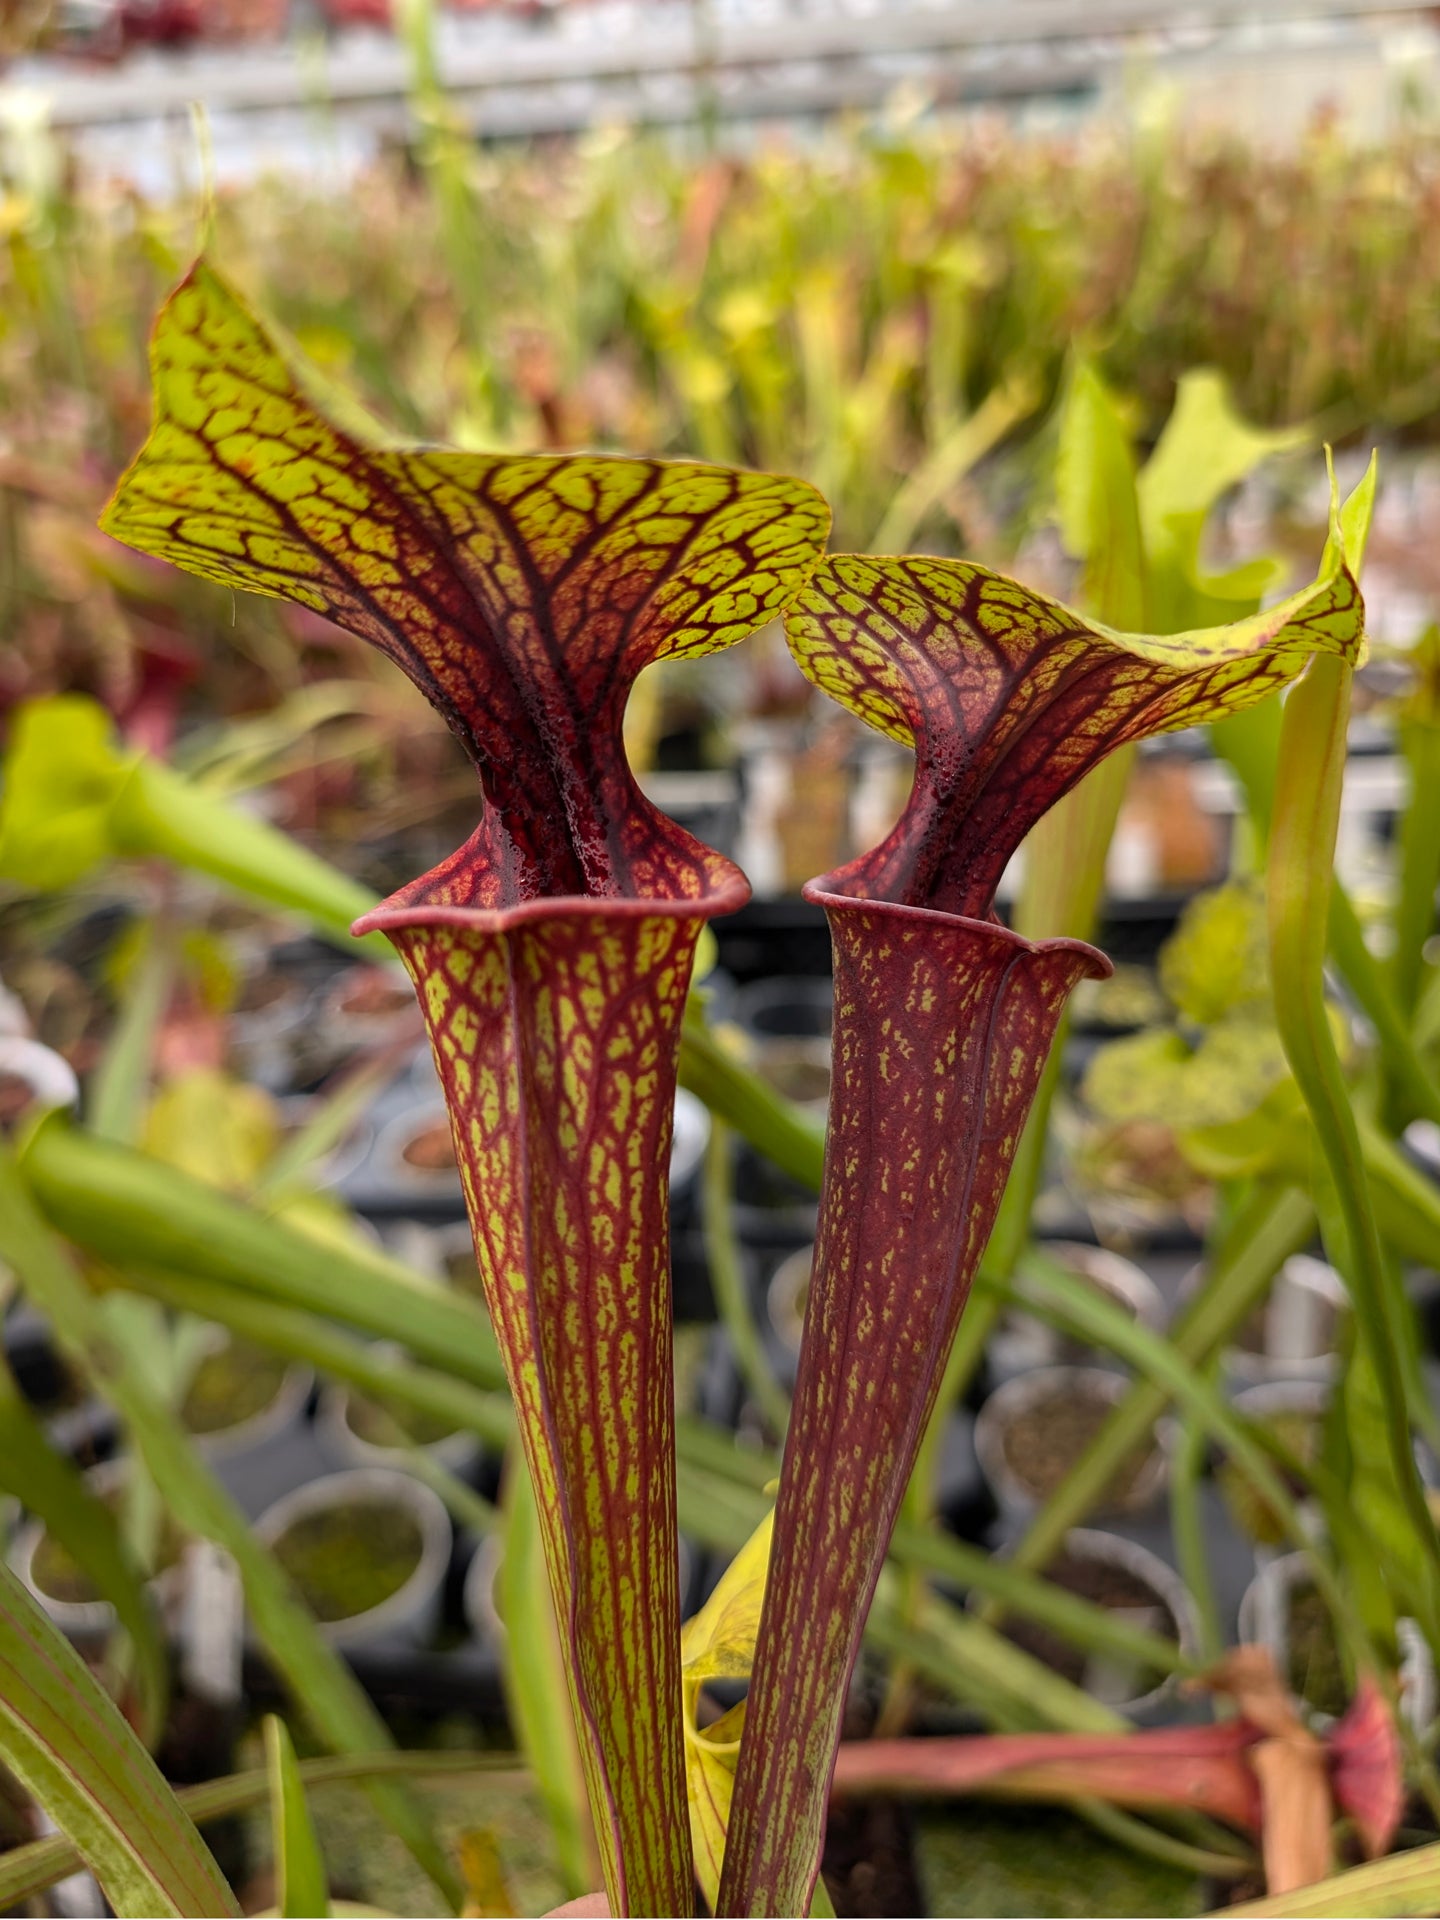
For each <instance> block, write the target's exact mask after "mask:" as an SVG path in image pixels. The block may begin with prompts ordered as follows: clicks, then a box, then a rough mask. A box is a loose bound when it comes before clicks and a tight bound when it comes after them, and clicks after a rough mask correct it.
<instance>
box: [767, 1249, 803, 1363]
mask: <svg viewBox="0 0 1440 1920" xmlns="http://www.w3.org/2000/svg"><path fill="white" fill-rule="evenodd" d="M814 1266H815V1247H814V1243H813V1242H812V1243H811V1244H810V1245H809V1246H808V1247H800V1248H799V1249H797V1251H796V1252H794V1253H791V1254H787V1255H786V1257H785V1258H784V1259H783V1260H782V1261H781V1262H780V1264H779V1266H778V1267H776V1269H775V1271H774V1273H772V1274H771V1276H770V1284H769V1285H768V1286H767V1287H766V1289H765V1317H766V1319H767V1320H769V1322H770V1327H771V1331H772V1332H773V1333H774V1335H775V1338H776V1339H777V1340H778V1341H779V1342H780V1345H781V1346H782V1347H783V1348H784V1349H785V1351H786V1353H788V1354H790V1355H791V1356H792V1357H793V1356H798V1354H799V1352H800V1336H801V1334H802V1333H803V1331H804V1327H805V1305H806V1301H807V1300H808V1298H809V1289H810V1275H811V1273H812V1271H813V1270H814Z"/></svg>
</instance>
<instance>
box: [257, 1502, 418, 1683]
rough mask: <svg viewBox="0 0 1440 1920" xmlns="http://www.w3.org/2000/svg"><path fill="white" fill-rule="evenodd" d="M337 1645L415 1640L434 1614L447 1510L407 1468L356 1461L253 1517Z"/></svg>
mask: <svg viewBox="0 0 1440 1920" xmlns="http://www.w3.org/2000/svg"><path fill="white" fill-rule="evenodd" d="M255 1532H256V1535H257V1537H258V1538H259V1539H260V1540H261V1541H263V1542H264V1544H265V1545H266V1546H268V1547H269V1548H270V1550H271V1552H272V1553H273V1554H274V1555H275V1558H276V1559H277V1560H278V1561H279V1562H280V1565H281V1566H282V1567H283V1568H284V1569H285V1572H286V1573H287V1574H288V1575H289V1577H290V1579H291V1580H292V1581H293V1582H294V1584H295V1586H296V1587H297V1588H298V1590H299V1592H300V1595H301V1597H302V1599H303V1600H304V1602H305V1604H306V1605H307V1607H309V1609H310V1611H311V1612H312V1613H313V1614H314V1616H315V1618H316V1620H317V1622H318V1623H319V1626H320V1631H321V1632H322V1633H323V1634H324V1635H325V1637H326V1639H328V1640H330V1641H332V1642H333V1643H334V1644H335V1645H336V1646H341V1647H361V1646H371V1645H374V1644H376V1643H382V1642H399V1643H402V1644H407V1645H416V1644H419V1643H421V1642H423V1641H425V1640H426V1639H428V1638H429V1636H430V1634H431V1633H432V1632H433V1630H434V1627H435V1624H436V1621H437V1620H438V1618H439V1613H440V1602H441V1594H442V1589H443V1587H444V1583H445V1574H446V1571H447V1569H448V1567H449V1564H450V1548H451V1542H452V1537H453V1536H452V1529H451V1525H450V1516H449V1514H448V1513H447V1512H446V1511H445V1507H444V1505H443V1503H442V1502H441V1500H440V1499H439V1497H438V1496H437V1495H436V1494H434V1493H432V1492H431V1490H430V1489H429V1487H427V1486H423V1485H422V1484H421V1483H420V1482H419V1481H418V1480H415V1479H412V1478H411V1476H410V1475H409V1474H405V1473H397V1472H395V1471H394V1470H393V1469H392V1468H388V1467H355V1468H352V1469H351V1470H350V1471H349V1472H346V1473H333V1474H327V1475H325V1476H324V1477H323V1478H322V1479H319V1480H311V1481H309V1482H308V1483H307V1484H306V1485H305V1486H303V1487H298V1488H296V1490H295V1491H294V1492H293V1493H288V1494H286V1495H285V1497H284V1499H283V1500H277V1501H276V1502H275V1504H274V1506H272V1507H268V1508H267V1509H266V1510H265V1512H264V1513H263V1514H261V1516H260V1518H259V1519H258V1520H257V1521H256V1523H255Z"/></svg>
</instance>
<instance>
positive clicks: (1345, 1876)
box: [1211, 1843, 1440, 1920]
mask: <svg viewBox="0 0 1440 1920" xmlns="http://www.w3.org/2000/svg"><path fill="white" fill-rule="evenodd" d="M1437 1908H1440V1843H1437V1844H1435V1845H1432V1846H1428V1847H1415V1848H1412V1849H1411V1851H1410V1852H1408V1853H1396V1854H1392V1855H1391V1856H1390V1858H1389V1859H1388V1860H1371V1861H1368V1862H1367V1863H1366V1864H1365V1865H1364V1866H1363V1867H1352V1868H1351V1869H1350V1871H1349V1872H1348V1873H1337V1874H1336V1875H1334V1877H1333V1878H1332V1879H1329V1880H1317V1881H1316V1882H1315V1884H1314V1886H1310V1887H1296V1888H1295V1889H1294V1890H1293V1891H1292V1892H1290V1893H1279V1894H1275V1895H1274V1896H1272V1897H1271V1898H1270V1899H1266V1900H1242V1901H1241V1902H1240V1904H1239V1906H1235V1907H1222V1908H1220V1909H1219V1910H1218V1911H1217V1912H1216V1913H1215V1914H1214V1915H1213V1916H1211V1920H1357V1916H1358V1917H1359V1920H1403V1916H1405V1915H1407V1914H1414V1913H1434V1912H1435V1911H1436V1909H1437Z"/></svg>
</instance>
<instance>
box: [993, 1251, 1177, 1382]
mask: <svg viewBox="0 0 1440 1920" xmlns="http://www.w3.org/2000/svg"><path fill="white" fill-rule="evenodd" d="M1041 1251H1042V1252H1043V1253H1044V1254H1045V1256H1046V1258H1047V1259H1049V1260H1052V1261H1054V1263H1055V1264H1056V1266H1059V1267H1063V1268H1064V1269H1065V1271H1066V1272H1067V1273H1069V1274H1073V1275H1074V1277H1075V1278H1076V1279H1077V1280H1081V1281H1083V1282H1084V1283H1085V1285H1086V1286H1088V1287H1092V1288H1093V1289H1094V1290H1095V1292H1096V1293H1098V1294H1100V1295H1102V1296H1103V1297H1104V1298H1105V1299H1106V1300H1108V1301H1109V1302H1110V1303H1111V1304H1112V1305H1114V1306H1117V1307H1119V1308H1120V1309H1121V1310H1122V1311H1123V1312H1124V1313H1126V1314H1127V1315H1128V1316H1129V1318H1130V1319H1132V1320H1134V1321H1136V1322H1137V1323H1138V1324H1139V1325H1140V1326H1142V1327H1147V1328H1149V1330H1150V1331H1151V1332H1152V1333H1158V1332H1159V1331H1160V1329H1161V1327H1162V1326H1163V1325H1164V1323H1165V1302H1164V1299H1163V1297H1162V1295H1161V1293H1160V1289H1159V1288H1158V1287H1157V1286H1156V1285H1155V1282H1154V1281H1153V1280H1152V1279H1151V1278H1150V1276H1149V1274H1148V1273H1146V1272H1145V1271H1144V1269H1143V1268H1142V1267H1138V1266H1136V1264H1135V1262H1134V1261H1133V1260H1127V1259H1125V1258H1124V1256H1123V1255H1121V1254H1118V1253H1111V1252H1110V1250H1109V1249H1108V1248H1107V1247H1092V1246H1087V1245H1085V1243H1084V1242H1083V1241H1078V1240H1048V1241H1045V1242H1044V1243H1043V1244H1042V1248H1041ZM985 1351H986V1358H987V1360H988V1361H989V1364H990V1369H991V1372H992V1374H993V1375H994V1377H995V1378H997V1379H1001V1380H1006V1379H1009V1378H1010V1377H1011V1376H1012V1375H1014V1374H1018V1373H1025V1372H1028V1371H1030V1370H1031V1369H1032V1368H1037V1367H1057V1366H1089V1365H1094V1364H1095V1363H1096V1361H1097V1358H1099V1359H1102V1360H1103V1359H1106V1358H1108V1356H1103V1355H1100V1354H1098V1351H1097V1349H1096V1348H1095V1347H1093V1346H1087V1345H1086V1344H1085V1343H1084V1342H1083V1341H1080V1340H1077V1339H1075V1338H1074V1337H1073V1336H1072V1335H1070V1334H1067V1333H1062V1332H1061V1331H1060V1330H1059V1328H1057V1327H1051V1326H1047V1325H1046V1324H1045V1322H1044V1321H1042V1320H1038V1319H1036V1317H1035V1316H1034V1314H1030V1313H1026V1312H1025V1310H1024V1308H1023V1307H1012V1308H1010V1309H1009V1311H1008V1312H1007V1313H1006V1314H1005V1316H1004V1317H1003V1319H1002V1320H1001V1322H1000V1324H999V1326H997V1327H996V1329H995V1331H994V1333H993V1334H991V1336H990V1339H989V1341H988V1343H987V1345H986V1349H985Z"/></svg>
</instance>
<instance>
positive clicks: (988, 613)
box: [720, 496, 1368, 1914]
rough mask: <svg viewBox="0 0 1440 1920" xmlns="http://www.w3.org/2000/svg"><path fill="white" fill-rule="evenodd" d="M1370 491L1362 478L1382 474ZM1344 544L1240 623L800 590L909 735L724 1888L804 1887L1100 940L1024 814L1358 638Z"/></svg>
mask: <svg viewBox="0 0 1440 1920" xmlns="http://www.w3.org/2000/svg"><path fill="white" fill-rule="evenodd" d="M1367 499H1368V496H1367ZM1363 633H1364V619H1363V607H1362V603H1361V600H1360V594H1359V589H1358V586H1357V584H1356V582H1355V579H1354V577H1353V575H1352V574H1351V573H1350V572H1349V571H1348V570H1347V568H1346V566H1345V563H1344V553H1343V547H1342V545H1341V543H1340V542H1339V541H1338V540H1335V541H1333V542H1332V544H1331V546H1330V547H1329V548H1327V551H1326V555H1325V558H1324V561H1323V562H1322V566H1321V569H1320V574H1319V577H1318V578H1317V580H1316V581H1315V583H1314V584H1313V585H1312V586H1310V587H1308V588H1306V589H1304V590H1303V591H1302V592H1300V593H1297V594H1295V595H1294V596H1292V597H1291V598H1290V599H1288V600H1285V601H1283V602H1281V603H1280V604H1279V605H1278V606H1276V607H1274V608H1272V609H1271V610H1269V611H1268V612H1266V613H1264V614H1260V615H1256V616H1254V617H1252V618H1250V619H1247V620H1242V621H1238V622H1236V623H1234V624H1233V625H1230V626H1224V627H1217V628H1213V629H1209V630H1200V631H1195V632H1191V633H1186V634H1180V635H1176V636H1164V637H1156V636H1140V635H1134V634H1124V633H1119V632H1116V631H1114V630H1112V629H1110V628H1108V627H1102V626H1099V625H1097V624H1093V623H1091V622H1088V621H1086V620H1084V619H1083V618H1081V616H1079V615H1078V614H1075V613H1072V612H1071V611H1070V610H1068V609H1067V608H1065V607H1063V606H1061V605H1059V604H1058V603H1057V602H1055V601H1052V600H1049V599H1047V598H1045V597H1044V596H1042V595H1040V594H1036V593H1032V592H1030V591H1028V590H1027V589H1025V588H1022V587H1020V586H1018V585H1016V584H1015V583H1014V582H1012V581H1009V580H1006V579H1004V578H1001V577H1000V576H998V575H996V574H993V573H991V572H989V571H988V570H987V569H985V568H982V567H978V566H973V565H968V564H965V563H962V562H955V561H944V560H929V559H921V558H911V559H906V560H889V559H871V558H865V557H862V556H858V555H837V556H834V557H832V558H831V559H828V560H827V561H825V562H824V564H823V565H822V566H821V567H820V568H819V569H818V570H817V571H816V573H815V574H814V575H813V576H812V578H811V580H810V582H809V584H808V585H807V586H806V587H805V588H804V589H803V590H802V591H801V593H800V594H799V596H798V597H797V599H796V601H795V603H794V605H793V607H792V608H791V610H790V612H789V613H788V614H787V615H786V634H787V638H788V639H789V641H790V645H791V649H792V651H793V652H794V654H795V656H796V658H797V660H798V661H799V663H800V665H801V666H802V667H803V668H804V670H805V671H806V673H807V674H808V675H809V676H810V677H811V678H812V679H813V680H814V681H815V682H816V683H817V685H819V686H820V687H822V688H823V689H824V690H825V691H826V692H828V693H830V694H831V695H833V697H834V698H836V699H837V700H839V701H840V702H841V703H842V704H843V705H845V706H848V707H849V708H850V709H851V710H852V711H853V712H855V713H856V714H858V715H859V716H860V718H861V719H862V720H865V721H866V722H867V723H868V724H869V725H871V726H874V727H876V728H878V729H879V730H881V731H882V732H885V733H888V734H889V735H891V736H892V737H893V738H896V739H898V740H902V741H904V742H905V743H907V744H910V745H913V747H914V749H915V756H916V765H915V782H914V787H913V789H912V792H911V796H910V799H909V801H908V803H907V805H906V808H905V811H904V813H903V814H902V816H901V819H900V821H899V822H898V824H897V825H896V827H895V829H894V830H893V831H892V833H891V834H890V836H889V838H888V839H886V840H885V841H884V842H882V844H881V845H879V846H878V847H876V848H874V849H873V850H872V851H870V852H869V853H866V854H863V855H862V856H861V857H860V858H859V859H856V860H854V861H852V862H850V863H849V864H848V865H847V866H844V867H841V868H839V869H838V870H837V871H836V872H834V873H831V874H828V875H826V876H825V877H824V878H823V879H820V880H817V881H813V882H811V884H810V885H809V887H807V888H806V890H805V891H806V895H807V897H808V898H810V899H812V900H816V901H818V902H819V903H820V904H821V905H822V906H824V908H825V910H826V914H827V916H828V918H829V921H830V928H831V938H832V945H833V950H834V964H835V1027H834V1049H835V1079H834V1086H833V1090H832V1094H831V1105H830V1115H829V1130H828V1137H827V1146H826V1160H825V1177H824V1184H823V1186H822V1189H821V1199H820V1225H819V1231H818V1235H817V1239H816V1247H815V1265H814V1272H813V1276H812V1279H811V1285H810V1294H809V1303H808V1307H807V1314H806V1321H805V1328H804V1336H803V1341H802V1346H801V1353H800V1363H799V1372H798V1376H797V1380H796V1387H795V1398H794V1406H793V1410H792V1415H791V1421H790V1427H789V1432H788V1435H787V1438H786V1446H785V1456H784V1467H783V1471H782V1476H781V1481H780V1491H779V1496H778V1502H777V1507H776V1516H775V1541H774V1548H773V1554H772V1560H771V1568H770V1577H769V1583H768V1586H767V1590H766V1596H765V1605H764V1610H763V1614H762V1618H761V1625H760V1633H759V1639H758V1644H757V1648H756V1655H755V1668H754V1677H753V1680H752V1683H751V1688H750V1693H749V1698H748V1703H747V1708H746V1732H745V1736H744V1738H743V1740H742V1743H741V1748H740V1757H739V1762H738V1769H737V1773H736V1780H735V1790H734V1803H733V1808H732V1815H731V1825H730V1834H729V1844H728V1847H727V1851H726V1856H725V1869H724V1878H723V1880H722V1883H721V1894H720V1911H721V1912H724V1913H743V1914H788V1913H800V1912H804V1911H805V1908H806V1903H807V1901H808V1899H809V1896H810V1892H811V1889H812V1887H813V1885H814V1882H815V1878H816V1875H817V1873H818V1871H819V1863H820V1852H821V1847H822V1845H823V1840H824V1830H825V1815H826V1805H827V1800H828V1794H829V1787H830V1780H831V1774H832V1771H833V1768H834V1763H835V1755H836V1751H837V1747H838V1743H839V1737H840V1719H841V1712H842V1709H843V1706H844V1700H845V1694H846V1690H847V1687H848V1684H849V1678H850V1673H851V1670H852V1668H853V1665H854V1661H855V1657H856V1654H857V1652H858V1649H859V1642H860V1634H861V1630H862V1627H863V1625H864V1619H865V1614H866V1610H867V1608H868V1606H869V1603H870V1599H871V1595H872V1594H873V1592H874V1589H875V1584H876V1581H877V1580H878V1578H879V1575H880V1570H881V1566H882V1564H883V1561H884V1556H885V1551H886V1548H887V1546H888V1544H889V1539H890V1534H891V1531H892V1529H893V1526H894V1522H895V1517H896V1514H897V1511H898V1508H899V1504H900V1501H901V1498H902V1496H903V1493H904V1490H905V1487H906V1484H907V1482H908V1480H909V1477H910V1474H911V1471H912V1469H913V1467H914V1464H915V1459H916V1455H917V1452H918V1449H919V1446H920V1442H921V1439H922V1436H923V1434H924V1430H925V1425H926V1420H927V1418H928V1415H929V1412H930V1409H931V1407H932V1405H933V1402H934V1398H935V1394H936V1392H937V1390H938V1387H939V1384H940V1379H941V1374H942V1371H943V1368H944V1364H945V1358H946V1355H947V1353H948V1351H949V1348H950V1344H951V1342H952V1340H953V1338H954V1335H955V1329H956V1326H957V1325H958V1322H959V1318H960V1314H961V1312H962V1310H963V1308H964V1305H965V1300H966V1297H967V1294H968V1291H969V1287H970V1283H971V1281H972V1279H973V1277H974V1274H975V1271H976V1268H977V1266H978V1263H979V1260H980V1256H981V1255H982V1253H983V1252H984V1249H985V1243H986V1240H987V1238H988V1236H989V1232H990V1228H991V1225H992V1224H993V1221H994V1218H995V1212H996V1209H997V1207H998V1205H999V1201H1000V1198H1001V1195H1002V1193H1003V1191H1004V1187H1005V1180H1006V1175H1007V1173H1008V1171H1009V1168H1010V1165H1011V1162H1012V1160H1013V1157H1014V1154H1015V1149H1016V1145H1017V1142H1018V1140H1019V1137H1020V1134H1021V1130H1022V1128H1023V1126H1024V1123H1025V1119H1026V1114H1027V1111H1028V1108H1029V1105H1030V1101H1031V1099H1032V1098H1033V1096H1034V1093H1035V1089H1036V1086H1037V1083H1038V1081H1039V1077H1040V1074H1041V1071H1042V1069H1043V1067H1044V1064H1045V1060H1046V1056H1047V1054H1048V1052H1049V1048H1050V1044H1051V1041H1052V1039H1053V1037H1054V1033H1055V1029H1056V1026H1057V1025H1058V1022H1059V1020H1060V1017H1061V1014H1062V1012H1063V1009H1064V1005H1065V1001H1066V998H1067V996H1068V994H1069V992H1070V991H1071V989H1072V988H1073V987H1074V986H1075V985H1076V984H1077V983H1078V982H1079V981H1080V980H1082V979H1084V978H1086V977H1087V976H1090V977H1094V976H1096V975H1100V974H1103V973H1104V972H1105V971H1106V970H1107V963H1106V962H1105V960H1104V958H1103V956H1102V955H1100V954H1099V953H1097V952H1096V951H1095V949H1094V948H1092V947H1089V946H1086V945H1084V944H1083V943H1081V942H1078V941H1075V940H1069V939H1055V940H1043V941H1038V942H1031V941H1028V940H1025V939H1023V938H1021V937H1020V936H1019V935H1018V934H1015V933H1013V932H1011V931H1010V930H1009V929H1008V928H1006V927H1004V926H1003V925H1001V923H1000V922H999V920H998V919H997V918H996V916H995V913H994V897H995V890H996V887H997V885H998V883H999V880H1000V877H1001V874H1002V873H1003V871H1004V869H1005V867H1006V865H1007V863H1008V862H1009V860H1010V858H1011V857H1012V855H1013V854H1014V853H1015V851H1016V849H1017V848H1018V847H1019V845H1020V842H1021V840H1022V839H1023V838H1024V836H1025V834H1026V832H1027V831H1028V830H1029V828H1030V827H1031V826H1033V825H1034V824H1035V822H1036V821H1037V820H1038V819H1039V818H1040V817H1041V815H1042V814H1043V813H1044V812H1045V810H1046V809H1047V808H1048V807H1049V806H1051V805H1052V804H1053V803H1054V802H1055V801H1056V800H1057V799H1059V798H1060V796H1061V795H1062V794H1064V793H1065V792H1067V791H1068V790H1069V789H1070V788H1072V787H1073V786H1074V785H1075V784H1076V782H1078V781H1079V780H1081V779H1082V778H1083V777H1084V776H1085V774H1086V773H1088V772H1089V771H1090V769H1091V768H1092V767H1094V766H1095V765H1096V764H1097V763H1098V762H1100V761H1101V760H1102V759H1103V758H1104V757H1105V756H1106V755H1107V754H1109V753H1111V752H1112V751H1114V750H1115V749H1116V748H1117V747H1122V746H1124V745H1125V744H1126V743H1128V742H1130V741H1133V740H1136V739H1139V738H1141V737H1142V736H1144V735H1146V734H1152V733H1156V732H1161V731H1165V730H1167V729H1171V728H1177V727H1183V726H1191V725H1196V724H1200V723H1202V722H1204V721H1207V720H1210V719H1212V718H1214V717H1215V716H1216V715H1217V714H1221V713H1224V712H1226V711H1228V710H1231V709H1234V708H1238V707H1242V706H1244V705H1246V704H1249V703H1252V702H1254V701H1258V700H1260V699H1262V698H1263V697H1264V696H1265V695H1266V694H1267V693H1269V692H1270V691H1272V690H1273V689H1275V688H1277V687H1279V686H1281V685H1283V684H1284V682H1286V681H1287V680H1290V679H1293V678H1294V677H1295V676H1296V675H1297V674H1299V673H1300V672H1301V671H1302V670H1303V669H1304V668H1305V667H1306V666H1307V665H1308V664H1309V663H1310V661H1311V660H1312V658H1334V659H1338V660H1340V661H1342V662H1347V663H1349V662H1353V661H1354V659H1355V658H1356V657H1357V656H1358V654H1359V650H1360V647H1361V645H1362V641H1363Z"/></svg>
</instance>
